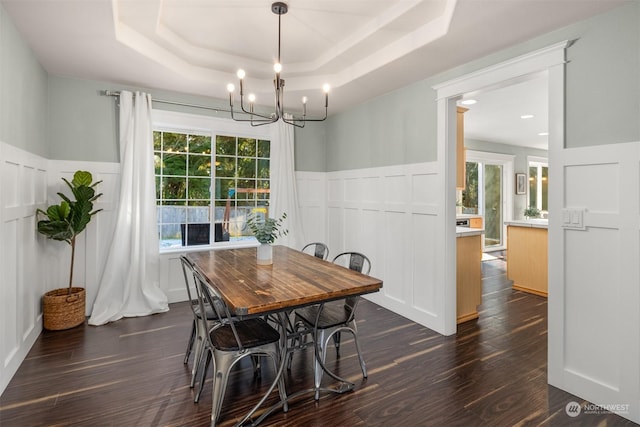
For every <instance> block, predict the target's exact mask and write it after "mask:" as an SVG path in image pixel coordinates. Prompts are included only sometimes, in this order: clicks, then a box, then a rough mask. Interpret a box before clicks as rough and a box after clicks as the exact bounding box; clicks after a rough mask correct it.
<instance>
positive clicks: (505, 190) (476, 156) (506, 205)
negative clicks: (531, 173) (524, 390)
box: [465, 150, 515, 251]
mask: <svg viewBox="0 0 640 427" xmlns="http://www.w3.org/2000/svg"><path fill="white" fill-rule="evenodd" d="M465 157H466V159H465V161H466V162H476V163H482V164H489V165H500V166H502V245H501V246H494V247H492V249H493V250H500V249H505V248H506V244H507V242H506V238H507V226H506V225H505V222H506V221H511V220H512V219H513V192H514V185H515V184H514V182H513V179H510V177H512V176H514V175H513V174H514V172H513V171H514V162H515V156H514V155H512V154H501V153H491V152H488V151H475V150H467V151H466V154H465ZM478 173H479V174H480V175H479V176H478V182H484V177H483V176H482V174H484V170H482V171H481V170H480V168H479V169H478ZM481 179H482V181H480V180H481ZM478 214H479V215H481V216H482V218H483V221H484V216H485V212H484V186H480V185H478ZM482 250H483V251H484V234H483V235H482Z"/></svg>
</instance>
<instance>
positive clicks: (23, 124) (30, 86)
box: [0, 4, 48, 157]
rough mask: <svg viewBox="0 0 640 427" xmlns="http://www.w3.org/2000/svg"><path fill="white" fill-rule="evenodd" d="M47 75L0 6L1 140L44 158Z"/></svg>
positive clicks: (45, 153) (45, 155) (46, 151)
mask: <svg viewBox="0 0 640 427" xmlns="http://www.w3.org/2000/svg"><path fill="white" fill-rule="evenodd" d="M47 99H48V97H47V73H46V71H45V70H44V69H43V68H42V67H41V66H40V64H39V63H38V61H37V60H36V59H35V56H34V55H33V53H32V52H31V49H29V47H28V46H27V45H26V43H25V41H24V39H23V38H22V36H21V35H20V34H19V33H18V31H17V29H16V28H15V26H14V25H13V23H12V22H11V19H9V16H8V15H7V13H6V12H5V10H4V8H3V7H2V5H1V4H0V141H2V142H5V143H7V144H11V145H13V146H16V147H18V148H21V149H23V150H25V151H28V152H31V153H35V154H38V155H40V156H43V157H47V155H48V148H47Z"/></svg>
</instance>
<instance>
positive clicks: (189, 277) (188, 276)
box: [180, 255, 199, 316]
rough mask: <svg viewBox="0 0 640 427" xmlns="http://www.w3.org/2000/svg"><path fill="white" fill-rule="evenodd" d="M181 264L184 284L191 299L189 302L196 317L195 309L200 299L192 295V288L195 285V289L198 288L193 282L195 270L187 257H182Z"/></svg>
mask: <svg viewBox="0 0 640 427" xmlns="http://www.w3.org/2000/svg"><path fill="white" fill-rule="evenodd" d="M180 264H182V274H183V276H184V283H185V285H186V287H187V297H188V298H189V301H190V302H191V304H189V306H190V307H191V311H192V312H193V315H194V316H197V315H196V312H195V307H196V305H197V304H199V302H198V297H197V294H196V298H193V296H192V294H191V286H192V285H194V287H197V284H196V283H194V280H193V273H194V269H193V267H194V266H193V264H192V263H191V261H189V260H188V259H187V257H185V256H184V255H182V256H181V257H180ZM197 292H198V289H197V288H196V293H197Z"/></svg>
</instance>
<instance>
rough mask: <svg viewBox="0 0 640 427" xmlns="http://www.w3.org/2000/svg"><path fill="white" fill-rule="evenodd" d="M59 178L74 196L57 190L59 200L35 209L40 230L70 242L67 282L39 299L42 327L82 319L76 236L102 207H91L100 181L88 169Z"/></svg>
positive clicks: (67, 324)
mask: <svg viewBox="0 0 640 427" xmlns="http://www.w3.org/2000/svg"><path fill="white" fill-rule="evenodd" d="M62 180H63V181H64V182H65V183H66V184H67V186H68V187H69V189H70V190H71V192H72V194H73V197H74V198H75V200H71V198H69V197H67V196H66V195H65V194H63V193H58V195H59V196H60V198H61V199H62V201H61V202H60V204H57V205H51V206H49V207H48V208H47V210H46V211H43V210H42V209H38V210H37V212H36V214H37V216H38V232H39V233H41V234H44V235H45V236H47V237H48V238H50V239H54V240H59V241H62V242H66V243H68V244H69V245H70V246H71V267H70V270H69V286H68V287H67V288H58V289H54V290H52V291H49V292H47V293H46V294H44V296H43V299H42V315H43V322H44V328H45V329H49V330H62V329H69V328H73V327H75V326H78V325H81V324H82V323H84V321H85V290H84V288H82V287H73V285H72V284H73V261H74V258H75V249H76V237H77V236H78V235H79V234H80V233H82V231H83V230H84V229H85V228H86V227H87V224H89V221H91V217H93V215H95V214H96V213H98V212H99V211H101V210H102V209H98V210H93V202H94V201H95V200H96V199H97V198H98V197H100V196H101V195H102V193H100V194H96V191H95V188H94V187H95V186H96V185H98V184H99V183H101V182H102V181H98V182H92V181H93V177H92V176H91V173H89V172H87V171H77V172H76V173H75V174H74V175H73V179H72V180H71V182H69V181H68V180H66V179H65V178H62Z"/></svg>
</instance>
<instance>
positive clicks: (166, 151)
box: [153, 131, 270, 246]
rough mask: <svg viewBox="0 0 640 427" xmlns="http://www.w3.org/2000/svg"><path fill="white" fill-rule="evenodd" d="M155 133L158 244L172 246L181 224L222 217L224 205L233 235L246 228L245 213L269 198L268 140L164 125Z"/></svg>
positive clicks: (263, 205) (264, 205)
mask: <svg viewBox="0 0 640 427" xmlns="http://www.w3.org/2000/svg"><path fill="white" fill-rule="evenodd" d="M153 139H154V154H155V173H156V199H157V206H158V210H159V211H158V221H159V232H160V240H161V244H164V245H165V246H167V245H169V246H175V241H177V240H179V239H180V234H181V232H180V224H184V223H203V222H205V223H210V222H221V221H222V220H223V219H224V213H225V210H230V217H231V218H230V219H231V220H232V222H233V221H235V227H232V228H233V231H234V233H235V234H234V235H235V236H236V237H239V236H242V235H244V234H250V231H249V230H248V228H247V227H246V224H245V220H244V218H245V217H246V213H248V212H252V211H255V209H256V208H258V207H260V208H261V210H263V211H264V210H265V209H266V206H268V204H269V188H270V185H269V176H270V173H269V167H270V164H269V157H270V142H269V141H267V140H257V139H255V138H241V137H236V136H223V135H217V136H215V137H214V138H212V137H211V136H208V135H197V134H189V133H179V132H164V131H155V132H154V135H153ZM212 191H213V194H212ZM212 202H213V208H212ZM244 229H246V230H244ZM243 230H244V231H243ZM230 231H231V230H230ZM245 232H246V233H245ZM166 242H170V243H166Z"/></svg>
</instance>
